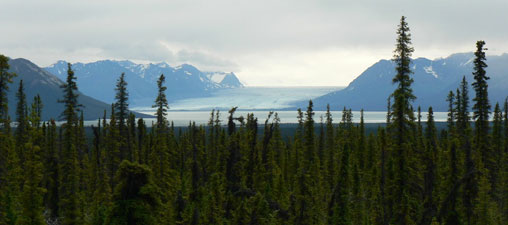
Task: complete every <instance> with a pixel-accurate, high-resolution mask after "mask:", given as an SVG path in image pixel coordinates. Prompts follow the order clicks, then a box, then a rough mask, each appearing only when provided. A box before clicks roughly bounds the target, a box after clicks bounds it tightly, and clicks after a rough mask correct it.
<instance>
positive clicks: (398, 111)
mask: <svg viewBox="0 0 508 225" xmlns="http://www.w3.org/2000/svg"><path fill="white" fill-rule="evenodd" d="M397 35H398V37H397V43H396V48H395V51H394V52H395V55H394V58H393V61H394V62H395V70H396V75H395V77H394V78H393V83H394V84H397V87H396V89H395V91H394V92H393V99H394V102H393V105H392V112H391V117H392V118H391V121H392V122H391V126H392V128H391V129H393V139H394V141H393V144H394V146H393V147H394V151H395V154H394V157H395V160H396V164H397V169H396V171H397V174H396V177H395V179H396V183H397V185H396V190H394V191H395V193H394V194H395V197H396V199H395V202H396V204H397V206H396V208H395V213H396V214H395V215H394V216H393V218H392V223H394V224H408V223H411V220H412V218H411V215H412V212H411V211H412V209H411V205H410V201H411V200H410V199H409V198H410V196H411V192H410V190H409V187H408V183H409V182H410V178H411V175H410V171H409V169H408V164H407V163H408V157H410V156H411V142H410V133H411V127H412V126H413V121H414V115H413V110H412V106H411V102H412V101H413V100H414V99H415V98H416V97H415V96H414V95H413V91H412V89H411V84H412V83H413V79H412V78H411V76H410V75H411V73H412V71H411V68H410V64H411V54H412V52H413V51H414V49H413V48H412V47H411V46H410V45H411V34H410V33H409V27H408V24H407V22H406V18H405V17H404V16H403V17H402V18H401V20H400V24H399V27H398V30H397Z"/></svg>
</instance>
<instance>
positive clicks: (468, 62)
mask: <svg viewBox="0 0 508 225" xmlns="http://www.w3.org/2000/svg"><path fill="white" fill-rule="evenodd" d="M473 60H474V58H470V59H469V60H467V62H465V63H461V64H460V65H461V66H465V65H467V64H470V63H472V62H473Z"/></svg>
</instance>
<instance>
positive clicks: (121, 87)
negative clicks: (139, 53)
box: [114, 73, 132, 161]
mask: <svg viewBox="0 0 508 225" xmlns="http://www.w3.org/2000/svg"><path fill="white" fill-rule="evenodd" d="M115 91H116V95H115V100H116V102H115V103H114V107H115V113H116V119H117V121H118V130H119V133H120V136H119V137H120V161H122V160H124V159H128V160H130V161H132V153H131V152H126V151H128V148H127V145H128V143H127V142H128V141H129V140H130V138H129V133H128V131H127V126H126V120H127V118H128V116H129V92H127V81H125V73H122V74H121V75H120V77H119V78H118V80H117V82H116V88H115Z"/></svg>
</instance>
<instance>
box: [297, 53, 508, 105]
mask: <svg viewBox="0 0 508 225" xmlns="http://www.w3.org/2000/svg"><path fill="white" fill-rule="evenodd" d="M473 60H474V55H473V53H457V54H452V55H450V56H449V57H446V58H439V59H435V60H430V59H426V58H417V59H414V60H412V64H411V68H412V71H413V72H414V73H413V74H412V75H411V77H412V78H413V79H414V82H413V84H412V86H411V87H412V89H413V94H414V95H415V96H416V97H417V99H416V100H415V101H414V102H413V106H414V108H415V109H416V108H417V107H418V106H421V107H422V111H427V109H428V107H429V106H432V107H433V109H434V111H447V109H448V107H447V103H446V98H447V95H448V93H449V92H450V91H454V92H455V90H456V89H457V88H458V87H459V84H460V82H461V81H462V78H463V76H465V77H466V80H467V81H468V83H469V85H470V87H471V84H472V82H473V81H474V80H473V75H472V71H473V66H474V65H473ZM486 62H487V65H488V67H487V69H486V70H487V76H489V77H490V80H488V85H489V87H488V91H489V99H490V102H491V105H492V107H494V106H495V104H496V102H499V103H500V104H501V103H502V102H504V100H505V99H506V97H507V96H508V54H506V53H505V54H502V55H497V56H495V55H493V56H487V61H486ZM394 76H395V64H394V62H393V61H391V60H380V61H379V62H377V63H375V64H374V65H372V66H371V67H369V68H368V69H367V70H365V71H364V72H363V73H362V74H360V76H358V77H357V78H356V79H355V80H353V81H352V82H351V83H350V84H349V85H348V86H347V87H346V88H344V89H342V90H338V91H334V92H331V93H328V94H326V95H324V96H321V97H318V98H315V99H313V103H314V106H315V109H316V110H324V109H326V105H327V104H330V107H331V108H332V110H342V108H343V107H347V108H351V109H353V110H360V109H364V110H368V111H386V107H387V99H388V96H390V94H391V93H393V90H394V89H395V87H396V85H394V84H393V83H392V79H393V77H394ZM469 94H470V100H472V99H473V97H474V91H473V89H472V88H470V90H469ZM295 105H297V106H298V107H302V108H304V107H306V105H307V102H298V103H296V104H295ZM471 105H472V104H471Z"/></svg>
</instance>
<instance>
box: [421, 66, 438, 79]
mask: <svg viewBox="0 0 508 225" xmlns="http://www.w3.org/2000/svg"><path fill="white" fill-rule="evenodd" d="M423 69H424V70H425V73H428V74H431V75H432V76H434V77H435V78H437V77H438V75H437V73H436V72H435V71H434V70H433V69H432V66H426V67H423Z"/></svg>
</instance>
